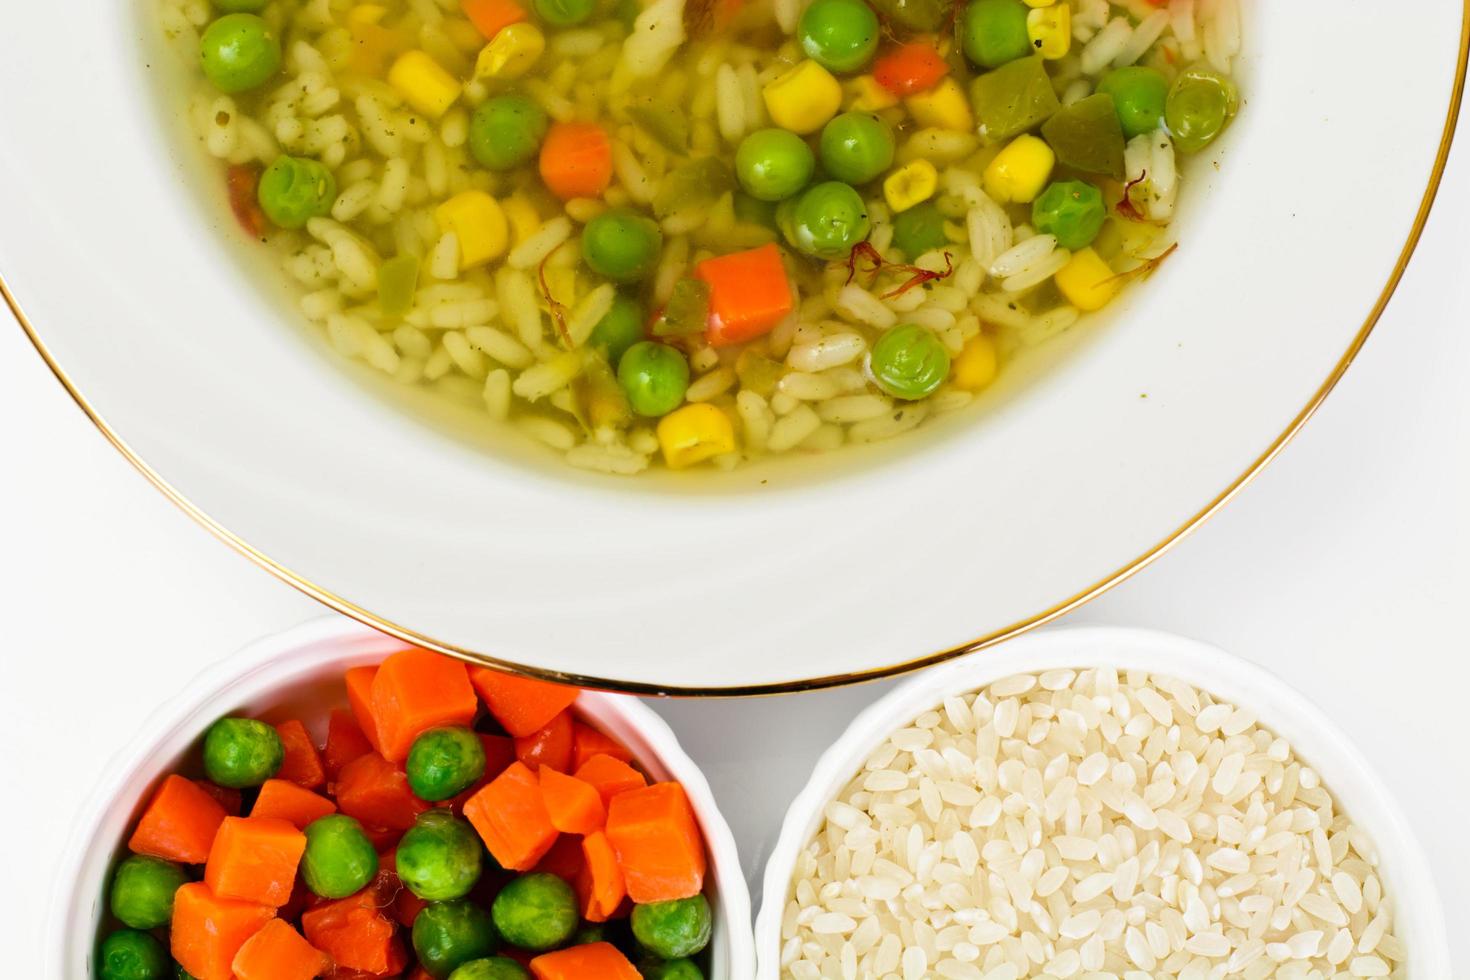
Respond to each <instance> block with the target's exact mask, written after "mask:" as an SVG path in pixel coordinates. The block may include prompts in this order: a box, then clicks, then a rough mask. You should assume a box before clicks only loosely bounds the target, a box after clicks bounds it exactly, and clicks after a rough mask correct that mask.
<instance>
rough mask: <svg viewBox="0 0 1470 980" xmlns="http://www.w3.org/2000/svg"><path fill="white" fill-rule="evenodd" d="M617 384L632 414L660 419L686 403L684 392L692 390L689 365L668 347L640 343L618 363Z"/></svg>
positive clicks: (681, 355) (653, 343) (650, 341)
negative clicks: (625, 396)
mask: <svg viewBox="0 0 1470 980" xmlns="http://www.w3.org/2000/svg"><path fill="white" fill-rule="evenodd" d="M618 383H619V384H621V385H622V386H623V391H624V392H625V393H626V394H627V396H628V404H629V405H631V406H632V407H633V411H635V412H637V413H638V414H639V415H643V416H647V417H648V418H657V417H658V416H660V415H667V414H669V413H670V412H672V411H673V410H674V409H676V408H678V407H679V404H680V403H681V402H683V401H684V392H685V391H686V390H688V388H689V362H688V361H686V360H685V359H684V355H683V354H681V353H679V352H678V351H677V350H675V349H674V348H673V347H670V346H669V345H668V344H660V343H658V342H657V341H652V340H643V341H639V342H638V343H636V344H634V345H633V346H632V347H629V348H628V349H627V350H626V351H625V352H624V353H623V356H622V359H621V360H619V361H618Z"/></svg>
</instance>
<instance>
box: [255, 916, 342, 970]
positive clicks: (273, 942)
mask: <svg viewBox="0 0 1470 980" xmlns="http://www.w3.org/2000/svg"><path fill="white" fill-rule="evenodd" d="M232 968H233V969H234V971H235V980H313V978H314V977H320V976H323V975H324V974H326V973H327V972H328V971H329V970H331V969H332V958H331V957H330V956H328V955H327V954H326V953H323V952H322V951H321V950H319V949H317V948H316V947H315V946H313V945H312V944H311V943H309V942H307V941H306V940H305V939H303V938H302V936H301V933H299V932H297V931H296V930H295V929H293V928H291V926H290V925H289V924H288V923H286V922H283V921H282V920H280V919H272V920H271V921H269V922H267V923H266V924H265V925H264V926H263V927H262V928H261V930H260V931H259V932H257V933H256V934H255V935H253V936H251V937H250V938H249V939H247V940H245V945H243V946H241V947H240V951H239V952H238V953H236V954H235V959H234V963H233V964H232Z"/></svg>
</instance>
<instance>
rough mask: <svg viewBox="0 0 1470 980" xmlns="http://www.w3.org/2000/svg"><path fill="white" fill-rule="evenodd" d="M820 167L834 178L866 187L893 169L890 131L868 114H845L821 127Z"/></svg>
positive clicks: (882, 122)
mask: <svg viewBox="0 0 1470 980" xmlns="http://www.w3.org/2000/svg"><path fill="white" fill-rule="evenodd" d="M818 148H819V149H820V151H821V156H822V166H823V167H825V168H826V170H827V173H828V174H829V175H830V176H832V177H833V178H835V179H837V180H840V181H843V182H844V183H848V184H866V183H867V182H868V181H870V180H873V179H875V178H876V177H878V176H879V175H880V174H882V173H883V171H885V170H887V169H888V168H889V167H891V166H893V154H894V151H895V149H897V146H896V144H895V142H894V139H893V129H892V128H891V127H890V126H889V125H888V123H886V122H884V121H883V120H882V119H880V118H878V117H877V116H875V115H873V114H872V113H869V112H844V113H842V115H840V116H835V117H834V118H833V119H832V121H831V122H829V123H827V125H826V126H824V127H822V138H821V141H820V142H819V143H818Z"/></svg>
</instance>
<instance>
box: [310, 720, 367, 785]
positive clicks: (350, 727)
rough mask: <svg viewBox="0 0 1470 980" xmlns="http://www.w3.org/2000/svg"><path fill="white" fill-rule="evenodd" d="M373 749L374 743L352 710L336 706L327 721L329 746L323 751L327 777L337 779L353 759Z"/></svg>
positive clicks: (323, 763)
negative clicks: (344, 709)
mask: <svg viewBox="0 0 1470 980" xmlns="http://www.w3.org/2000/svg"><path fill="white" fill-rule="evenodd" d="M372 751H373V743H372V742H369V741H368V737H367V736H366V735H364V734H363V733H362V726H361V725H359V724H358V723H357V718H356V717H355V716H354V715H353V713H352V712H350V711H343V710H342V709H341V708H335V709H333V711H332V714H331V715H330V717H329V719H328V721H327V747H326V748H325V749H324V750H323V751H322V768H324V769H326V771H327V778H328V779H329V780H331V781H332V782H336V781H337V777H338V776H339V775H341V773H342V769H343V767H344V766H346V765H347V763H349V762H351V761H352V760H353V759H360V758H362V757H363V756H365V755H367V754H368V753H369V752H372Z"/></svg>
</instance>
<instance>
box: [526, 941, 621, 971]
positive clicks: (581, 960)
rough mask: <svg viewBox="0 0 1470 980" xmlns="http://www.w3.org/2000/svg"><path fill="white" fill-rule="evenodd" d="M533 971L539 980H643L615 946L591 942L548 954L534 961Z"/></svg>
mask: <svg viewBox="0 0 1470 980" xmlns="http://www.w3.org/2000/svg"><path fill="white" fill-rule="evenodd" d="M531 972H532V973H533V974H535V976H536V980H639V978H640V977H641V974H640V973H639V972H638V971H637V970H635V969H633V964H632V963H629V962H628V958H627V957H626V956H624V955H623V954H622V953H619V952H618V949H617V947H616V946H614V945H613V944H612V943H588V944H587V945H585V946H571V947H568V948H567V949H559V950H557V951H556V952H554V953H544V954H542V955H541V956H538V957H536V958H535V959H534V960H532V961H531Z"/></svg>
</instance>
